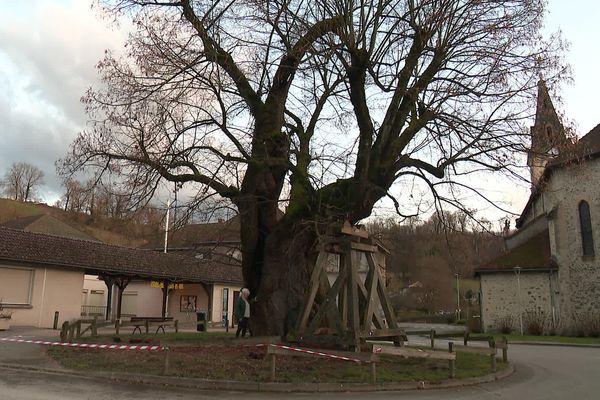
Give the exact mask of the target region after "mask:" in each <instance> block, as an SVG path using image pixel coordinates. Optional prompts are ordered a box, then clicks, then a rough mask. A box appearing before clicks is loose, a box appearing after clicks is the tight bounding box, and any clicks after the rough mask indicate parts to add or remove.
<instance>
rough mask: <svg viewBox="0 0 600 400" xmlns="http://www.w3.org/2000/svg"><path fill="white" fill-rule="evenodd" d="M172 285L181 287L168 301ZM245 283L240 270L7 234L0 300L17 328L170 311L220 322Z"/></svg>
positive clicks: (2, 243) (0, 244)
mask: <svg viewBox="0 0 600 400" xmlns="http://www.w3.org/2000/svg"><path fill="white" fill-rule="evenodd" d="M89 275H96V276H100V277H101V278H102V281H100V280H97V279H96V280H93V279H89ZM86 277H88V279H86ZM84 282H88V283H90V282H93V284H90V285H89V286H88V287H86V286H87V285H84ZM151 282H155V283H154V284H151ZM165 283H166V284H167V286H169V285H174V286H175V288H174V289H173V290H170V291H169V294H168V296H165V295H164V292H163V290H162V289H161V288H160V285H161V284H162V285H163V287H164V284H165ZM241 283H242V274H241V269H240V268H239V267H235V266H230V265H223V264H218V263H211V264H208V263H202V262H199V261H198V260H195V259H190V258H188V257H181V256H177V255H171V254H163V253H157V252H153V251H148V250H139V249H130V248H126V247H119V246H111V245H106V244H103V243H100V242H93V241H88V240H79V239H72V238H65V237H60V236H52V235H46V234H40V233H33V232H27V231H23V230H16V229H9V228H5V227H0V301H1V303H2V306H3V308H4V309H5V311H9V312H13V316H12V319H11V324H12V325H24V326H36V327H44V328H51V327H53V326H54V325H55V316H56V315H57V313H58V317H57V324H58V326H60V324H62V322H63V321H66V320H73V319H77V318H79V317H80V316H81V315H82V314H83V315H86V314H87V315H90V314H95V315H105V316H108V318H118V317H120V316H121V315H120V314H125V313H128V314H130V315H138V316H163V315H164V314H165V311H167V306H168V311H170V314H171V316H173V317H174V318H176V319H183V320H185V318H186V317H188V316H190V315H193V319H194V320H195V311H196V310H205V311H208V310H212V315H213V317H214V316H215V313H217V314H218V313H219V312H220V311H221V307H222V306H223V304H226V306H227V307H228V308H229V307H231V308H229V309H232V301H233V295H234V294H233V292H234V291H236V290H239V288H240V287H241ZM102 285H104V286H102ZM130 285H131V286H130ZM153 286H158V287H153ZM224 293H225V294H227V298H226V299H225V300H224V298H223V294H224ZM225 301H226V302H227V303H225ZM213 303H214V304H215V305H218V306H215V307H213V306H212V304H213ZM91 307H98V308H97V309H96V310H92V309H91Z"/></svg>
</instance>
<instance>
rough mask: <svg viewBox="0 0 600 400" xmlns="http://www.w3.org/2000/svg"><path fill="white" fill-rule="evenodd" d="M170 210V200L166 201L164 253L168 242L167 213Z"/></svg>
mask: <svg viewBox="0 0 600 400" xmlns="http://www.w3.org/2000/svg"><path fill="white" fill-rule="evenodd" d="M170 210H171V199H169V200H168V201H167V218H165V253H166V252H167V245H168V241H169V211H170Z"/></svg>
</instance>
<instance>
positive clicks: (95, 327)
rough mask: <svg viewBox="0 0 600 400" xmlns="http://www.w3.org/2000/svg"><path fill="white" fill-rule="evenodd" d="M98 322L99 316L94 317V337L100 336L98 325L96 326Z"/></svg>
mask: <svg viewBox="0 0 600 400" xmlns="http://www.w3.org/2000/svg"><path fill="white" fill-rule="evenodd" d="M97 322H98V319H97V317H94V319H93V320H92V337H96V336H98V327H97V326H96V324H97Z"/></svg>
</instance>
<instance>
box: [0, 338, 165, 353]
mask: <svg viewBox="0 0 600 400" xmlns="http://www.w3.org/2000/svg"><path fill="white" fill-rule="evenodd" d="M0 342H15V343H30V344H41V345H46V346H63V347H83V348H88V349H103V350H147V351H157V350H163V349H164V347H162V346H148V345H143V346H142V345H125V344H98V343H68V342H49V341H45V340H25V339H12V338H0Z"/></svg>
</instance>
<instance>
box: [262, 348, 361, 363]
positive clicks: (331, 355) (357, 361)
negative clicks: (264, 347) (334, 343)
mask: <svg viewBox="0 0 600 400" xmlns="http://www.w3.org/2000/svg"><path fill="white" fill-rule="evenodd" d="M269 346H273V347H279V348H280V349H285V350H291V351H297V352H298V353H307V354H312V355H315V356H320V357H326V358H333V359H336V360H344V361H353V362H356V363H361V362H363V361H362V360H359V359H357V358H351V357H344V356H338V355H337V354H329V353H322V352H320V351H314V350H307V349H302V348H300V347H290V346H284V345H282V344H270V345H269Z"/></svg>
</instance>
